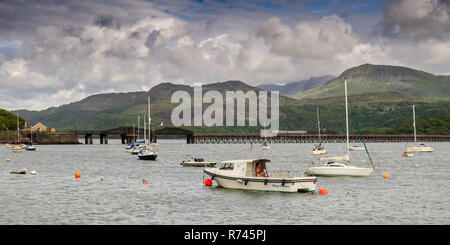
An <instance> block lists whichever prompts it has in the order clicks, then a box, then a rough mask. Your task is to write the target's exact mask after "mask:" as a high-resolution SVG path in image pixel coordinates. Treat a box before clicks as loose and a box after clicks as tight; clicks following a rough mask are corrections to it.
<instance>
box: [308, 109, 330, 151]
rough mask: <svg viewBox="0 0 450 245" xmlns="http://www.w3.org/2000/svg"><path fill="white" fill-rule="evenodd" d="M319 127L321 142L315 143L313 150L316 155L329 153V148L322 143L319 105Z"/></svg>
mask: <svg viewBox="0 0 450 245" xmlns="http://www.w3.org/2000/svg"><path fill="white" fill-rule="evenodd" d="M317 127H318V129H319V144H316V145H314V147H313V148H312V152H313V154H314V155H324V154H327V153H328V152H327V150H326V149H325V147H324V146H323V145H322V143H323V142H322V139H321V137H320V117H319V107H317Z"/></svg>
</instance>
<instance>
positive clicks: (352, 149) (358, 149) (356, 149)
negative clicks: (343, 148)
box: [348, 146, 366, 151]
mask: <svg viewBox="0 0 450 245" xmlns="http://www.w3.org/2000/svg"><path fill="white" fill-rule="evenodd" d="M348 150H349V151H365V150H366V148H364V147H362V146H361V147H355V146H354V147H349V148H348Z"/></svg>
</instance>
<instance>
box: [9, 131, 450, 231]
mask: <svg viewBox="0 0 450 245" xmlns="http://www.w3.org/2000/svg"><path fill="white" fill-rule="evenodd" d="M159 144H160V160H159V161H140V160H137V156H133V155H130V154H129V153H126V151H125V148H124V145H121V144H120V141H119V140H110V144H109V145H99V144H98V141H97V142H94V145H42V146H38V150H37V151H36V152H25V153H22V154H17V153H12V152H11V151H10V150H9V149H6V148H4V147H1V148H0V207H1V208H0V224H164V225H171V224H180V225H186V224H199V225H201V224H277V225H278V224H282V225H284V224H450V209H449V208H448V204H449V203H450V181H449V180H450V167H449V164H450V161H449V159H450V151H449V150H450V143H433V144H431V145H432V146H433V147H434V149H435V152H434V153H422V154H415V155H416V156H415V157H414V158H412V159H405V158H402V157H401V152H402V151H403V150H404V148H405V144H399V143H386V144H385V143H383V144H382V143H376V144H375V143H374V144H368V148H369V150H370V152H371V155H372V158H373V160H374V161H375V162H376V163H377V164H378V167H377V168H376V170H375V171H374V172H373V173H372V174H371V175H370V176H369V177H368V178H326V177H319V181H318V189H319V188H326V189H327V190H328V193H329V194H328V195H318V194H317V193H316V194H309V193H298V194H282V193H271V192H258V191H241V190H229V189H224V188H220V187H217V186H216V184H215V183H214V186H213V187H206V186H203V170H202V168H189V167H182V166H180V162H181V161H182V160H183V159H184V157H185V155H186V154H192V155H193V156H196V157H204V158H206V159H209V160H217V161H220V160H229V159H243V158H269V159H271V160H272V162H271V163H270V165H269V170H270V169H272V170H296V171H299V172H302V173H303V172H304V171H305V170H306V169H307V168H308V167H309V165H310V163H311V162H312V161H313V160H314V159H315V157H314V156H313V155H312V153H311V152H308V150H309V149H311V147H312V144H272V145H271V148H272V149H271V150H270V151H263V150H260V149H259V147H258V146H256V145H254V146H253V147H251V145H250V144H225V145H218V144H198V145H187V144H185V141H184V140H160V141H159ZM344 147H345V146H344V144H326V148H327V150H328V152H329V155H330V156H332V155H333V154H334V153H335V154H336V155H342V153H344ZM251 148H253V149H251ZM6 158H9V159H11V161H10V162H4V160H5V159H6ZM351 158H352V161H353V160H354V161H353V164H354V165H358V164H357V163H358V162H361V164H360V165H361V166H365V165H368V159H367V156H366V155H365V153H364V152H355V153H352V154H351ZM416 165H418V166H419V167H417V166H416ZM420 165H423V167H420ZM22 167H26V168H27V170H28V173H27V174H26V175H14V174H10V173H9V171H10V170H12V169H18V168H22ZM30 170H36V171H37V175H34V176H33V175H30V174H29V171H30ZM76 172H80V173H81V175H82V176H81V178H80V179H75V178H74V174H75V173H76ZM385 173H386V174H388V175H389V178H387V179H383V177H382V176H383V174H385ZM205 177H206V175H205ZM100 178H103V179H104V180H103V181H101V180H100ZM142 179H147V180H149V183H148V184H146V185H144V184H142Z"/></svg>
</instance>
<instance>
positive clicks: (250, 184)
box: [204, 159, 317, 193]
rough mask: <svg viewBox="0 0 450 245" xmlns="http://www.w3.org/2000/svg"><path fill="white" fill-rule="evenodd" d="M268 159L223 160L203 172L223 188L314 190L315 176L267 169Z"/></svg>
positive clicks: (279, 190) (278, 190)
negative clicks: (296, 174)
mask: <svg viewBox="0 0 450 245" xmlns="http://www.w3.org/2000/svg"><path fill="white" fill-rule="evenodd" d="M269 162H270V160H268V159H250V160H229V161H223V162H221V163H220V164H219V166H218V167H215V168H205V170H204V173H206V174H207V175H209V176H211V179H212V180H215V181H216V182H217V184H218V185H219V186H221V187H224V188H230V189H242V190H260V191H276V192H288V193H295V192H312V193H314V192H315V191H316V184H317V177H314V176H313V177H305V176H294V173H292V172H289V171H285V172H281V171H274V172H270V171H268V170H267V163H269Z"/></svg>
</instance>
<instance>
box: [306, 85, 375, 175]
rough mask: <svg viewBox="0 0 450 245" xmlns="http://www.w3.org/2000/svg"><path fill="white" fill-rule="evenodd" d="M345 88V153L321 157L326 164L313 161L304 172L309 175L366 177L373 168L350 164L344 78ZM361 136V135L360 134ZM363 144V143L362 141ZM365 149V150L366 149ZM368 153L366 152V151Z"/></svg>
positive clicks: (345, 86)
mask: <svg viewBox="0 0 450 245" xmlns="http://www.w3.org/2000/svg"><path fill="white" fill-rule="evenodd" d="M344 88H345V123H346V136H347V155H345V156H339V157H328V158H321V159H320V160H321V161H325V162H326V164H323V165H322V166H314V162H313V163H312V165H311V167H310V168H309V169H308V170H307V171H306V172H305V174H306V175H310V176H352V177H367V176H369V174H370V173H372V171H373V170H374V168H373V166H372V167H368V166H367V167H365V168H362V167H356V166H352V165H350V150H349V149H350V147H349V142H350V141H349V130H348V96H347V80H346V79H344ZM361 138H362V136H361ZM363 143H364V140H363ZM364 146H365V143H364ZM366 151H367V150H366ZM367 153H368V152H367ZM369 159H370V155H369Z"/></svg>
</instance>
